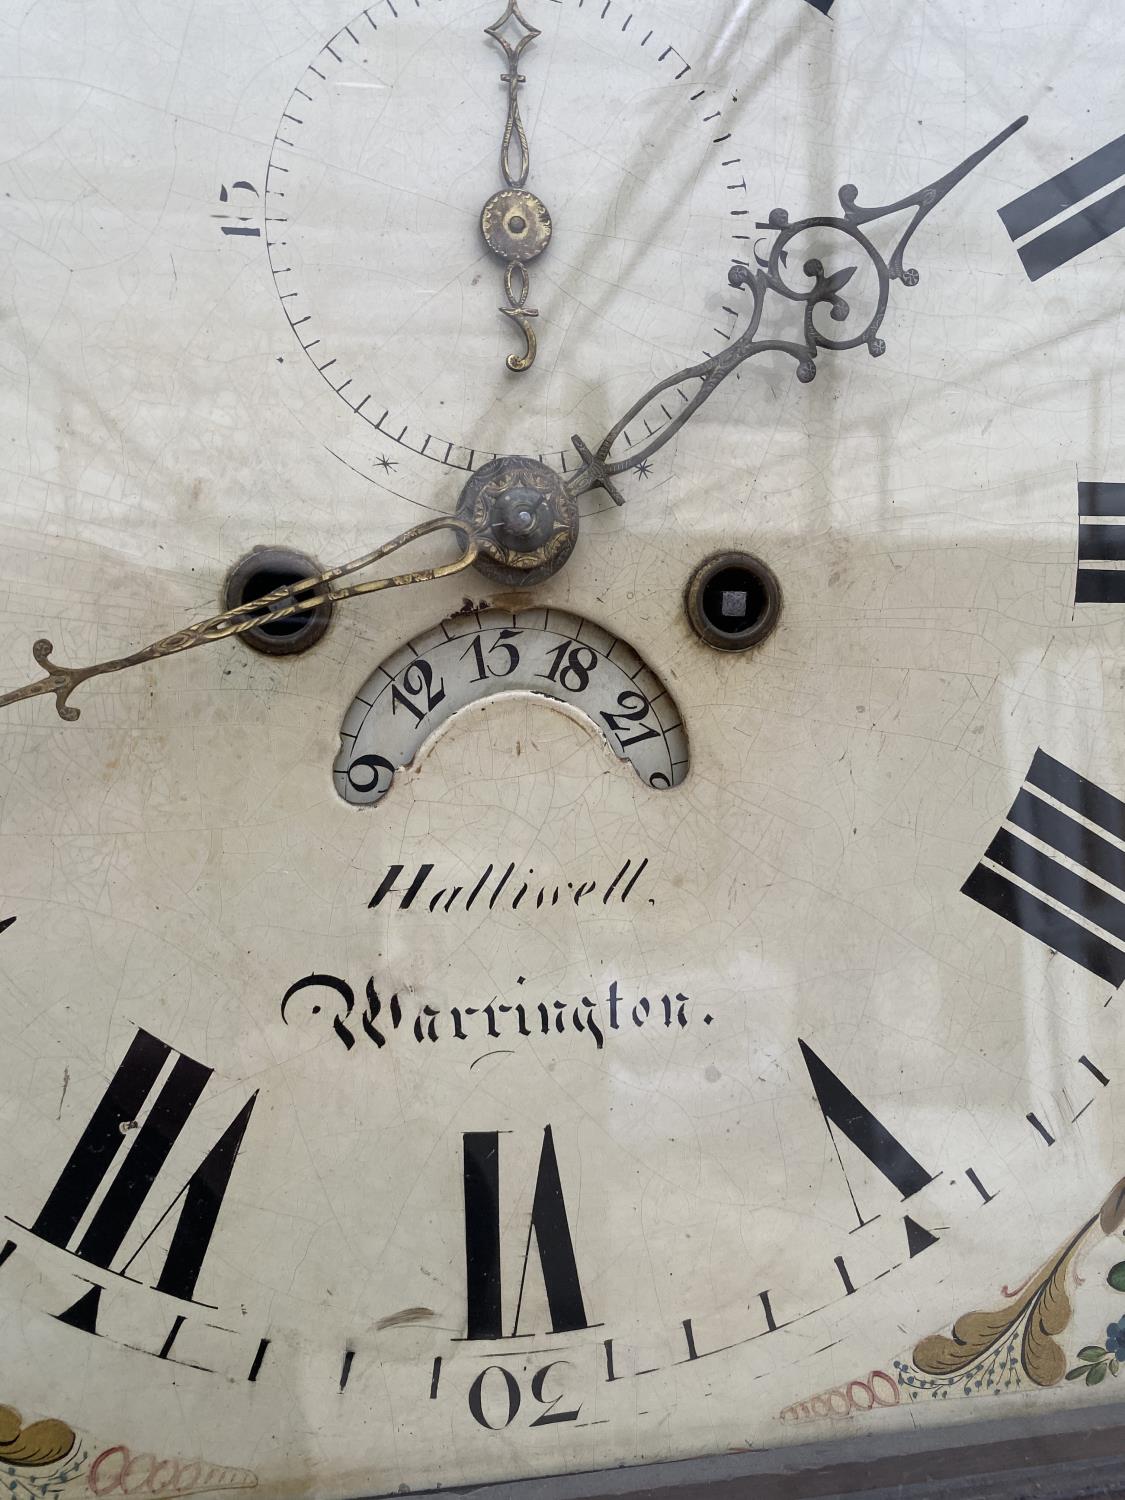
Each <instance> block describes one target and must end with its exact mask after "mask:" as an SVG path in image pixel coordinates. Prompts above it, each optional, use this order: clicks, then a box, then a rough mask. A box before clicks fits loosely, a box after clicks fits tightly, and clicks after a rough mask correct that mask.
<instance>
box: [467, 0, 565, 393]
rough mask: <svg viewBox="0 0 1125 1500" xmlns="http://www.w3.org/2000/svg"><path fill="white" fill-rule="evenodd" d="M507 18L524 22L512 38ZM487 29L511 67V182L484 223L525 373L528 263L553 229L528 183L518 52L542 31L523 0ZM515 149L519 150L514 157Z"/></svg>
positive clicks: (531, 334) (503, 155) (506, 146)
mask: <svg viewBox="0 0 1125 1500" xmlns="http://www.w3.org/2000/svg"><path fill="white" fill-rule="evenodd" d="M509 22H514V23H515V24H516V25H517V26H518V27H520V28H521V30H520V31H519V33H518V35H517V38H516V40H515V41H514V42H512V41H509V39H508V37H507V36H506V35H505V34H504V33H505V28H506V27H507V26H508V24H509ZM485 35H486V36H490V37H491V38H492V40H493V41H494V42H495V43H496V44H497V46H498V47H500V48H502V49H503V52H504V56H505V57H506V58H507V60H508V71H507V72H506V73H503V74H501V82H502V83H506V84H507V85H508V119H507V123H506V124H505V126H504V138H503V144H502V145H501V147H500V171H501V174H502V176H503V178H504V181H505V183H506V184H507V186H506V187H505V188H502V189H501V191H500V192H498V193H494V194H493V196H492V197H491V198H490V199H489V200H488V202H487V203H486V204H485V205H484V210H483V212H482V213H481V221H480V227H481V233H482V234H483V235H484V238H485V243H486V244H487V245H488V247H489V249H490V250H491V251H492V252H493V254H495V255H498V256H499V257H500V259H501V260H503V261H504V262H505V263H506V269H505V272H504V290H505V291H506V293H507V296H508V306H507V307H502V308H501V309H500V311H501V312H502V313H503V314H504V316H505V317H506V318H510V319H511V320H512V322H513V323H515V324H516V325H517V327H518V328H519V329H520V331H521V332H522V333H523V336H524V340H525V342H526V344H527V348H526V351H525V352H524V353H523V354H509V355H508V369H509V370H512V371H513V372H514V373H516V374H521V373H522V372H523V371H524V370H530V369H531V367H532V365H533V364H534V363H535V356H536V353H537V351H538V343H537V340H536V337H535V329H534V328H533V327H532V325H531V321H530V320H531V319H532V318H537V317H538V316H539V311H538V309H537V308H534V307H528V305H527V298H528V293H529V292H530V290H531V277H530V276H529V274H528V270H527V265H528V262H529V261H532V260H535V259H536V258H537V257H538V256H540V255H542V254H543V251H544V250H546V248H547V246H548V245H549V244H550V241H551V229H552V226H551V215H550V214H549V213H548V212H547V208H546V205H545V204H544V203H543V202H542V200H541V199H539V198H537V197H536V196H535V194H534V193H529V192H528V191H527V189H526V186H525V184H526V183H527V176H528V173H529V172H530V170H531V147H530V146H529V145H528V141H527V131H526V130H525V129H524V123H523V116H522V114H521V113H520V86H521V85H522V84H524V83H526V82H527V80H526V78H525V77H524V75H523V74H522V73H521V72H520V58H521V57H522V56H523V54H524V52H525V51H526V50H527V48H528V47H530V46H531V44H532V42H533V41H534V40H535V38H536V37H537V36H540V35H542V33H541V32H539V31H537V30H536V28H535V27H534V26H532V25H531V23H530V21H527V20H525V19H524V17H523V16H522V15H521V13H520V7H519V0H508V6H507V9H506V10H505V11H504V14H503V15H502V16H501V17H500V19H499V20H498V21H494V22H493V24H492V25H491V26H486V27H485ZM514 152H516V153H518V155H517V156H516V159H515V160H513V153H514Z"/></svg>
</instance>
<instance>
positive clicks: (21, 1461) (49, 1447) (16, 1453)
mask: <svg viewBox="0 0 1125 1500" xmlns="http://www.w3.org/2000/svg"><path fill="white" fill-rule="evenodd" d="M2 1410H3V1411H10V1410H11V1408H10V1407H4V1408H2ZM17 1416H18V1413H17ZM74 1443H75V1436H74V1432H73V1431H72V1429H71V1428H69V1427H68V1426H67V1425H66V1423H65V1422H60V1421H59V1419H58V1418H57V1417H45V1418H44V1419H43V1420H42V1421H41V1422H29V1423H28V1425H27V1426H26V1427H24V1428H23V1429H22V1430H21V1431H19V1432H17V1433H16V1435H15V1437H14V1438H11V1439H10V1440H9V1441H7V1442H2V1443H0V1463H6V1464H14V1465H15V1466H16V1467H17V1468H25V1469H31V1468H36V1469H38V1468H45V1467H46V1466H47V1465H48V1464H53V1463H57V1462H58V1461H59V1459H60V1458H65V1457H66V1455H67V1454H68V1453H69V1452H70V1450H71V1449H72V1448H73V1447H74Z"/></svg>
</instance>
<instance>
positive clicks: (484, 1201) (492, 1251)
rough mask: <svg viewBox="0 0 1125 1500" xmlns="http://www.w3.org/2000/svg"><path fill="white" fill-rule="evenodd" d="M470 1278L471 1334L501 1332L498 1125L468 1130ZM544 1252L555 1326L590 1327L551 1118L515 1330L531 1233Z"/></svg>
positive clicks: (565, 1328) (467, 1271)
mask: <svg viewBox="0 0 1125 1500" xmlns="http://www.w3.org/2000/svg"><path fill="white" fill-rule="evenodd" d="M464 1172H465V1279H466V1289H467V1302H468V1333H467V1337H468V1338H470V1339H499V1338H503V1336H504V1333H503V1326H502V1324H503V1283H502V1279H501V1274H500V1137H499V1135H498V1134H497V1132H496V1131H486V1132H482V1133H479V1134H472V1135H466V1136H465V1148H464ZM533 1234H534V1236H535V1244H536V1247H537V1249H538V1251H539V1264H540V1267H541V1268H542V1272H543V1285H544V1287H545V1289H546V1292H547V1306H548V1308H549V1310H550V1314H551V1326H552V1328H553V1329H554V1331H555V1332H556V1333H570V1332H573V1331H574V1330H575V1329H578V1328H588V1327H589V1326H590V1325H589V1323H587V1321H586V1307H585V1304H584V1302H583V1300H582V1288H581V1285H580V1284H579V1281H578V1264H577V1262H576V1261H575V1258H574V1242H573V1240H572V1239H571V1235H570V1225H569V1224H568V1223H567V1217H566V1203H565V1202H564V1200H563V1191H562V1180H561V1178H560V1177H559V1164H558V1158H557V1157H556V1155H555V1141H554V1136H553V1135H552V1133H551V1127H550V1126H549V1125H548V1126H547V1128H546V1130H544V1132H543V1149H542V1151H541V1153H540V1156H539V1169H538V1174H537V1176H536V1179H535V1197H534V1200H533V1201H532V1206H531V1223H530V1225H529V1226H528V1231H527V1247H526V1249H525V1250H524V1256H523V1270H522V1271H521V1273H520V1289H519V1296H518V1298H517V1300H516V1312H515V1318H514V1321H513V1323H512V1336H513V1337H515V1335H516V1333H517V1332H518V1330H519V1320H520V1308H521V1306H522V1305H523V1289H524V1284H525V1282H526V1280H527V1263H528V1260H529V1259H530V1257H531V1236H532V1235H533Z"/></svg>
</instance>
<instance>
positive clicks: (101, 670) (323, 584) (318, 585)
mask: <svg viewBox="0 0 1125 1500" xmlns="http://www.w3.org/2000/svg"><path fill="white" fill-rule="evenodd" d="M435 531H454V532H456V533H457V534H458V535H459V536H460V537H461V539H462V543H463V545H464V548H465V551H464V553H463V554H462V556H461V558H460V559H459V560H458V561H457V562H455V563H448V564H446V565H445V566H443V567H439V568H425V569H422V570H421V571H419V572H414V573H400V574H398V575H397V576H396V577H394V578H377V579H374V580H373V581H372V582H369V583H353V584H350V585H348V587H347V588H342V589H337V588H333V587H332V585H333V584H334V583H335V582H336V580H337V579H340V578H346V577H347V576H348V575H349V574H351V573H358V572H360V571H361V570H362V569H364V568H369V567H371V566H372V565H373V564H375V563H377V562H379V561H380V560H381V559H382V558H384V557H389V556H390V554H391V553H392V552H397V551H398V550H399V548H400V547H405V546H407V545H408V544H409V543H410V542H414V541H417V540H418V539H419V538H420V537H424V536H429V535H430V533H431V532H435ZM480 541H481V536H480V534H479V532H478V529H477V528H475V527H474V526H473V524H472V523H471V522H467V521H465V520H463V519H461V518H459V517H453V516H449V517H446V516H442V517H441V518H439V519H438V520H434V521H426V522H424V523H423V524H422V525H421V526H412V527H411V528H410V530H409V531H404V532H403V533H402V535H401V536H398V537H395V538H394V540H393V541H390V542H384V544H383V545H382V546H381V547H376V549H375V550H374V552H368V553H367V554H366V555H365V556H363V557H358V558H356V559H355V561H354V562H348V563H343V564H342V565H341V566H340V567H338V568H327V569H326V570H325V571H324V572H323V573H317V574H316V575H315V576H314V577H312V578H305V579H302V580H301V581H300V582H299V583H292V584H289V585H287V586H286V587H285V588H280V589H274V591H273V592H272V593H271V594H263V595H262V596H261V598H259V599H254V600H253V601H251V602H249V603H247V604H240V605H238V606H237V607H236V608H235V609H228V610H225V611H224V612H223V614H221V615H213V616H212V617H211V619H209V620H200V621H199V623H198V624H196V625H189V626H188V627H187V628H186V629H185V630H177V631H175V632H174V633H173V634H172V635H165V636H162V637H161V638H160V640H158V641H153V642H152V644H151V645H149V646H144V647H142V649H141V650H140V651H134V652H132V653H130V655H128V656H118V657H114V658H113V659H112V660H110V661H102V662H97V663H95V664H94V665H93V666H90V667H62V666H59V665H58V663H57V662H53V661H52V660H51V652H52V651H53V650H54V649H55V648H54V645H53V643H52V642H51V641H48V640H39V641H36V642H35V645H34V646H33V647H32V648H31V654H32V655H33V656H34V658H35V660H36V661H37V662H38V663H39V665H40V666H41V667H45V668H46V670H47V675H46V676H45V677H40V678H38V679H37V680H36V681H35V682H29V683H28V684H27V686H26V687H21V688H16V689H15V690H14V691H13V692H10V693H4V694H3V695H2V696H0V708H7V707H8V705H9V704H10V703H20V702H22V700H23V699H25V698H38V697H40V696H41V695H42V694H43V693H54V695H55V707H56V708H57V709H58V712H59V717H60V718H61V719H66V720H67V722H68V723H73V722H74V720H75V719H77V718H78V717H79V716H80V710H79V709H77V708H72V707H71V706H70V705H69V704H68V703H67V701H66V700H67V699H68V698H69V697H70V695H71V693H73V691H74V689H75V688H76V687H78V686H79V685H80V684H81V683H83V682H85V681H86V679H87V678H88V677H101V676H103V675H104V674H105V673H107V672H123V671H124V670H125V669H126V668H127V667H139V666H142V665H143V664H144V663H145V662H146V661H158V660H159V659H160V658H161V657H162V656H174V655H175V654H176V653H177V652H179V651H191V650H192V649H193V648H194V647H196V646H208V645H210V644H211V643H212V642H213V641H223V640H226V639H227V638H228V636H235V635H244V634H245V633H246V631H248V630H253V629H254V627H255V626H256V625H262V624H273V623H275V622H276V621H278V620H287V619H289V618H291V617H292V616H293V615H297V614H304V613H305V612H306V611H307V610H312V609H315V608H316V607H317V605H320V604H326V603H327V604H337V603H339V602H340V600H342V599H354V598H355V597H356V596H357V595H358V594H374V593H377V592H378V591H379V590H381V589H394V588H402V587H403V586H404V585H406V584H410V583H427V582H429V581H430V580H432V579H435V578H448V577H449V576H450V574H452V573H460V572H461V571H462V569H464V568H468V567H470V566H471V565H472V564H473V563H474V562H475V561H476V559H477V551H478V548H479V545H480Z"/></svg>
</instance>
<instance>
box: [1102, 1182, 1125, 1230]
mask: <svg viewBox="0 0 1125 1500" xmlns="http://www.w3.org/2000/svg"><path fill="white" fill-rule="evenodd" d="M1098 1223H1099V1224H1100V1225H1101V1230H1102V1233H1103V1234H1116V1233H1117V1231H1118V1230H1119V1229H1120V1228H1121V1226H1122V1224H1125V1177H1123V1178H1122V1179H1121V1181H1120V1182H1118V1183H1117V1184H1116V1185H1115V1186H1114V1189H1113V1191H1112V1192H1111V1193H1110V1195H1109V1197H1108V1198H1107V1199H1106V1200H1105V1202H1104V1203H1103V1204H1102V1207H1101V1212H1100V1213H1099V1214H1098Z"/></svg>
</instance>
